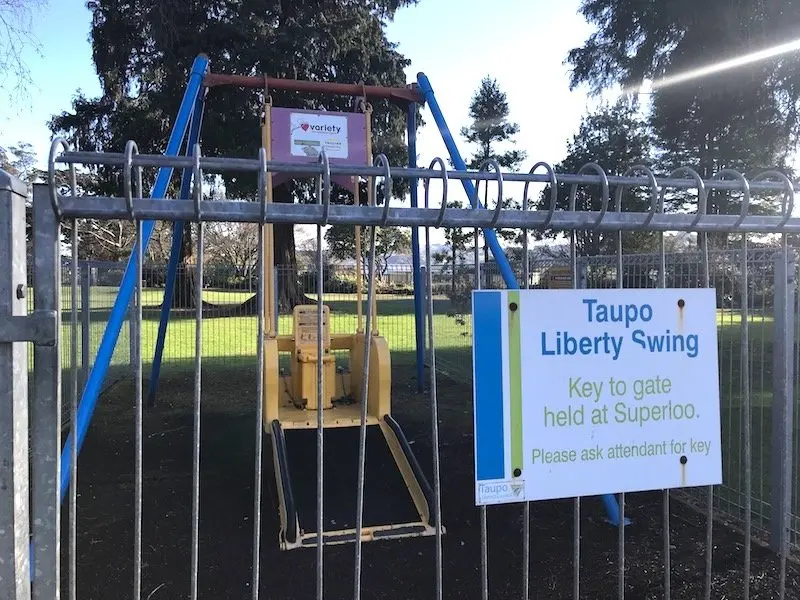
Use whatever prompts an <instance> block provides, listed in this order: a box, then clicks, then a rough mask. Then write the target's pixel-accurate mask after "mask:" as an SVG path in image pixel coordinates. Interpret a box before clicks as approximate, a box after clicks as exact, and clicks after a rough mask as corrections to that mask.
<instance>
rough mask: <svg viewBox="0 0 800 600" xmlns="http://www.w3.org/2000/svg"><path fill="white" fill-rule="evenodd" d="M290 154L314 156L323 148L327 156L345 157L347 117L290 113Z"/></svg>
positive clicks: (346, 151) (346, 154) (346, 152)
mask: <svg viewBox="0 0 800 600" xmlns="http://www.w3.org/2000/svg"><path fill="white" fill-rule="evenodd" d="M289 132H290V135H289V139H290V144H291V152H292V156H309V157H316V156H319V155H320V153H321V152H322V149H323V148H325V152H326V153H327V155H328V158H347V157H348V154H349V152H348V147H347V117H344V116H341V115H326V114H324V113H321V114H319V113H318V114H313V113H292V114H291V115H290V117H289Z"/></svg>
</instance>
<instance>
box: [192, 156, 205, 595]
mask: <svg viewBox="0 0 800 600" xmlns="http://www.w3.org/2000/svg"><path fill="white" fill-rule="evenodd" d="M193 157H194V161H195V162H194V173H193V175H192V183H193V191H194V194H193V196H194V207H195V216H196V221H197V259H196V260H197V266H196V270H195V275H194V276H195V280H194V284H195V285H194V302H195V322H194V327H195V330H194V415H193V416H194V419H193V430H194V444H193V448H192V451H193V452H192V570H191V589H190V597H191V600H197V597H198V596H197V594H198V589H197V588H198V578H199V571H198V562H199V561H198V558H199V554H200V548H199V545H200V407H201V400H202V396H203V393H202V386H203V377H202V366H203V261H204V260H205V257H204V239H203V237H204V236H203V234H204V230H205V224H204V223H203V221H202V219H201V215H200V202H201V200H202V197H203V174H202V171H201V170H200V145H199V144H196V145H195V149H194V153H193Z"/></svg>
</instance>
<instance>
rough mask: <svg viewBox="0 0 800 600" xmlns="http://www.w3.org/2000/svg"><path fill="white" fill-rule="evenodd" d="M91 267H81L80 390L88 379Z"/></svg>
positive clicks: (89, 361) (87, 264) (87, 265)
mask: <svg viewBox="0 0 800 600" xmlns="http://www.w3.org/2000/svg"><path fill="white" fill-rule="evenodd" d="M91 290H92V267H91V263H90V262H88V261H83V263H82V265H81V388H83V386H85V385H86V380H87V379H89V365H90V364H91V353H92V347H91V339H92V338H91V334H92V306H91V302H92V295H91Z"/></svg>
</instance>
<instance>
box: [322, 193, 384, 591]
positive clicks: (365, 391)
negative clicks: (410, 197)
mask: <svg viewBox="0 0 800 600" xmlns="http://www.w3.org/2000/svg"><path fill="white" fill-rule="evenodd" d="M387 183H388V182H387ZM372 198H373V201H374V198H375V194H374V193H373V194H372ZM385 202H389V198H388V197H387V198H386V199H385ZM369 232H370V236H369V238H370V239H369V259H368V265H367V306H372V302H373V300H374V296H375V236H376V230H375V227H374V226H373V227H370V228H369ZM357 260H358V261H359V262H360V260H361V255H360V254H359V255H358V259H357ZM318 302H319V301H318ZM372 317H373V314H372V311H371V310H368V311H367V318H366V324H365V328H366V333H365V335H364V367H363V368H364V370H363V372H362V377H363V380H362V382H363V383H362V385H363V387H362V390H361V407H360V409H361V410H360V423H359V432H358V433H359V438H358V481H357V490H356V492H357V497H356V549H355V551H356V555H355V568H354V570H353V576H354V588H353V599H354V600H360V598H361V562H362V560H361V550H362V540H361V535H362V533H363V530H364V529H363V526H364V484H365V475H366V474H365V470H366V460H367V456H366V454H367V404H368V398H369V384H370V377H369V373H370V368H369V366H370V365H369V361H370V350H371V346H372V333H371V332H372ZM320 360H322V358H321V357H320ZM321 381H322V380H321V379H320V380H319V381H318V382H317V383H318V385H320V384H321ZM320 539H321V538H320Z"/></svg>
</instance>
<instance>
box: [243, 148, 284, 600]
mask: <svg viewBox="0 0 800 600" xmlns="http://www.w3.org/2000/svg"><path fill="white" fill-rule="evenodd" d="M259 160H260V163H261V170H260V171H259V180H258V197H259V201H260V202H261V222H260V223H259V224H258V250H257V251H258V259H257V261H256V272H257V273H258V281H257V287H256V306H257V307H258V313H257V314H258V317H257V323H256V335H257V336H258V339H257V341H256V361H257V362H258V366H257V367H256V443H255V468H254V473H253V477H254V482H253V567H252V569H253V581H252V586H253V589H252V598H253V600H258V597H259V595H260V593H261V589H260V587H261V486H262V468H263V440H264V423H263V420H264V341H265V340H264V335H265V332H266V326H265V325H266V324H265V322H264V306H266V304H265V298H264V294H265V293H266V289H267V286H266V285H265V284H266V281H265V278H266V277H268V276H269V273H270V271H271V270H272V269H274V268H275V265H274V264H269V268H267V263H266V261H265V260H264V259H265V257H266V252H265V248H264V244H265V241H266V238H267V236H266V235H265V234H266V229H267V226H266V225H265V224H264V213H265V212H266V203H267V201H268V192H267V187H268V186H269V185H270V181H269V180H268V175H267V172H266V171H267V169H266V164H267V150H266V148H262V149H261V150H260V151H259ZM269 256H270V257H271V256H272V253H269ZM272 280H273V286H274V287H273V289H274V290H275V293H276V294H277V291H278V273H277V271H276V272H275V273H273V275H272ZM252 286H253V284H252V276H251V278H250V288H252ZM277 307H278V303H277V298H276V302H275V308H276V310H275V315H273V317H274V318H275V319H276V322H275V329H274V331H275V333H276V334H277V333H278V324H277V313H278V310H277Z"/></svg>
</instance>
